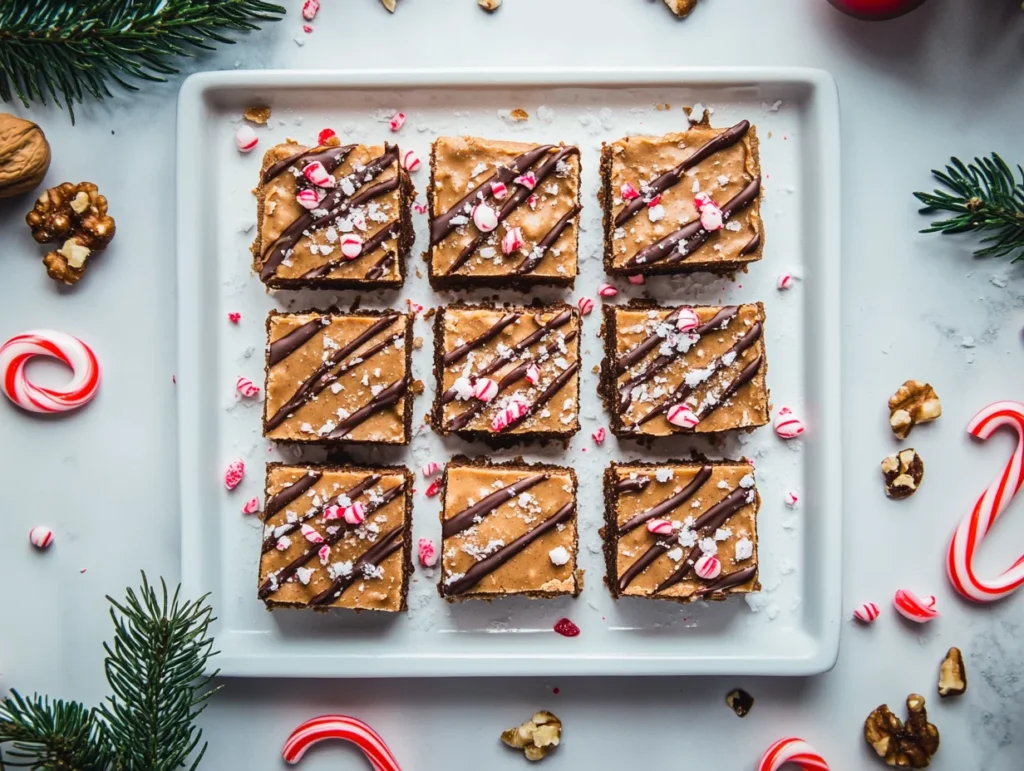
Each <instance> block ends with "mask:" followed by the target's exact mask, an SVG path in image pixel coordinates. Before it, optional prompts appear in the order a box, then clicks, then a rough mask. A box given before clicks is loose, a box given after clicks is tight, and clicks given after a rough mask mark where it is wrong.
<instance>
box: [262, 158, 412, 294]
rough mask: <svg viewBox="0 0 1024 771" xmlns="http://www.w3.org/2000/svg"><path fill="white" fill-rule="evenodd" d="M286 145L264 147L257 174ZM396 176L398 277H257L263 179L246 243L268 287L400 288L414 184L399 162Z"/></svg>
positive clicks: (409, 244) (409, 236)
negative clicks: (251, 233) (251, 234)
mask: <svg viewBox="0 0 1024 771" xmlns="http://www.w3.org/2000/svg"><path fill="white" fill-rule="evenodd" d="M284 144H287V143H286V142H280V143H278V144H276V145H274V146H273V147H270V148H268V149H267V151H266V152H265V153H264V154H263V160H262V162H261V163H260V172H259V173H260V177H262V176H263V172H264V171H265V170H266V169H267V168H268V167H269V166H270V165H271V164H270V163H268V155H269V153H270V152H271V151H273V150H274V149H275V148H276V147H280V146H281V145H284ZM296 145H298V146H302V145H301V143H296ZM321 147H322V148H324V149H329V148H328V147H327V145H317V146H315V147H311V148H310V149H311V150H317V149H319V148H321ZM399 158H401V148H399ZM398 178H399V180H400V184H399V191H400V193H399V196H398V202H399V214H398V220H399V231H398V254H397V255H396V259H397V262H398V278H397V279H392V280H388V279H377V280H373V281H369V280H361V279H356V278H321V279H296V278H285V279H281V278H270V279H268V280H266V281H263V279H262V278H261V277H260V268H261V265H260V254H261V253H262V251H263V207H264V199H265V195H266V184H265V183H264V182H262V181H260V182H257V184H256V187H254V188H253V190H252V192H253V194H254V195H255V196H256V236H255V238H254V239H253V242H252V244H251V245H250V246H249V251H250V252H251V253H252V269H253V272H254V273H255V274H256V277H257V278H258V279H259V280H260V281H261V282H262V283H263V285H264V286H266V287H267V288H268V289H293V290H294V289H327V290H337V289H401V288H402V286H404V285H405V277H406V261H407V259H408V256H409V253H410V252H411V251H412V245H413V242H414V240H415V238H416V232H415V229H414V226H413V221H412V202H413V199H414V198H415V197H416V187H415V186H414V185H413V183H412V177H410V176H409V172H408V171H406V170H405V169H403V168H402V164H401V162H399V163H398Z"/></svg>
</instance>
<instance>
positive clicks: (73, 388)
mask: <svg viewBox="0 0 1024 771" xmlns="http://www.w3.org/2000/svg"><path fill="white" fill-rule="evenodd" d="M36 356H45V357H46V358H49V359H57V360H58V361H60V362H62V363H64V364H66V365H67V366H68V367H70V368H71V371H72V373H73V374H72V378H71V382H70V383H68V384H67V385H66V386H65V387H64V388H45V387H43V386H37V385H35V384H34V383H32V382H31V381H30V380H29V379H28V376H27V375H26V373H25V365H27V364H28V363H29V361H31V360H32V359H34V358H35V357H36ZM0 378H2V380H0V388H3V392H4V394H5V395H6V396H7V398H8V399H10V400H11V401H12V402H14V403H15V404H17V405H18V406H19V407H21V408H22V409H23V410H28V411H29V412H41V413H54V412H67V411H68V410H74V409H77V408H78V407H81V406H82V405H84V404H86V403H88V402H89V401H91V400H92V398H93V397H94V396H95V395H96V391H97V389H98V388H99V387H100V365H99V362H98V361H97V360H96V354H94V353H93V352H92V349H91V348H90V347H89V346H87V345H86V344H85V343H83V342H82V341H81V340H79V339H78V338H77V337H72V336H71V335H69V334H65V333H64V332H55V331H53V330H52V329H35V330H32V331H30V332H25V333H24V334H21V335H15V336H14V337H12V338H11V339H10V340H8V341H7V342H6V343H4V344H3V347H0Z"/></svg>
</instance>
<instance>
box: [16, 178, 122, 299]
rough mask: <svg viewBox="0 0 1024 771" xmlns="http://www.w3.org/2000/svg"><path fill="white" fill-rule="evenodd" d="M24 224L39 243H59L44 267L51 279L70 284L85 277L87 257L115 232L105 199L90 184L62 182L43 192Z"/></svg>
mask: <svg viewBox="0 0 1024 771" xmlns="http://www.w3.org/2000/svg"><path fill="white" fill-rule="evenodd" d="M25 222H27V223H28V226H29V227H30V228H31V229H32V237H33V238H34V239H35V240H36V241H38V242H39V243H41V244H49V243H55V242H56V243H60V244H61V246H60V248H59V249H57V250H55V251H52V252H49V253H48V254H47V255H46V256H45V257H43V264H44V265H45V266H46V272H47V273H48V274H49V276H50V278H52V279H53V280H55V281H63V282H64V283H65V284H69V285H70V284H75V283H77V282H78V280H79V279H80V278H82V276H83V275H85V268H86V261H87V260H88V259H89V257H90V255H91V254H92V253H93V252H100V251H103V250H104V249H106V248H107V245H108V244H109V243H110V241H111V239H113V237H114V232H115V229H116V228H115V225H114V218H113V217H111V216H110V215H109V214H107V199H106V198H105V197H104V196H102V195H100V192H99V189H98V188H97V187H96V185H94V184H93V183H92V182H79V183H78V184H77V185H75V184H73V183H71V182H65V183H63V184H61V185H57V186H56V187H51V188H50V189H49V190H46V191H44V192H43V194H42V195H41V196H39V198H38V199H37V200H36V204H35V206H34V207H33V209H32V211H30V212H29V213H28V214H27V215H26V216H25Z"/></svg>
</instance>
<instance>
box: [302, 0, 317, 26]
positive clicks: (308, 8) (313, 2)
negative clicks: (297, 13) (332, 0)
mask: <svg viewBox="0 0 1024 771" xmlns="http://www.w3.org/2000/svg"><path fill="white" fill-rule="evenodd" d="M319 10H320V0H305V2H303V3H302V18H303V19H305V20H306V21H313V19H314V18H315V17H316V15H317V12H318V11H319Z"/></svg>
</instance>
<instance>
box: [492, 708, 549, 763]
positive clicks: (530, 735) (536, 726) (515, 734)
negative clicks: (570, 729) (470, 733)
mask: <svg viewBox="0 0 1024 771" xmlns="http://www.w3.org/2000/svg"><path fill="white" fill-rule="evenodd" d="M501 740H502V741H503V742H504V743H505V744H506V745H508V746H509V747H512V748H514V749H517V750H522V751H523V754H524V755H526V759H527V760H531V761H533V760H543V759H544V758H546V757H547V756H548V755H549V754H550V753H551V752H553V751H554V750H555V748H556V747H558V745H559V744H561V742H562V721H561V720H559V719H558V718H557V717H555V716H554V715H552V714H551V713H550V712H544V711H542V712H538V713H537V714H536V715H534V716H533V717H532V718H530V719H529V720H527V721H526V722H525V723H523V724H522V725H521V726H516V727H515V728H509V729H508V730H507V731H502V733H501Z"/></svg>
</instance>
